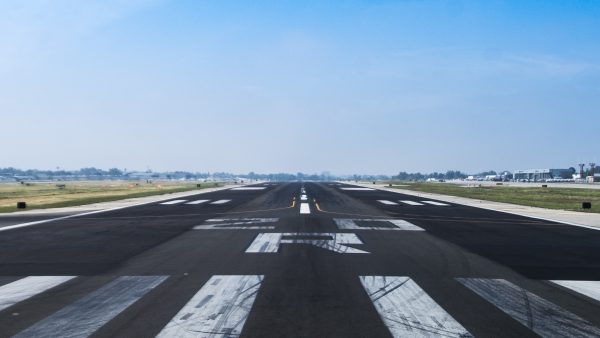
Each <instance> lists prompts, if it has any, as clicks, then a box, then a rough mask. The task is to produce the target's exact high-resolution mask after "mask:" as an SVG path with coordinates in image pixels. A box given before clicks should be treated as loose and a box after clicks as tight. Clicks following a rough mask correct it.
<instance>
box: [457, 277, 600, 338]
mask: <svg viewBox="0 0 600 338" xmlns="http://www.w3.org/2000/svg"><path fill="white" fill-rule="evenodd" d="M457 280H458V281H459V282H461V283H462V284H463V285H465V286H466V287H468V288H469V289H471V291H473V292H475V293H476V294H478V295H479V296H481V297H482V298H484V299H485V300H487V301H488V302H490V303H492V304H493V305H494V306H496V307H497V308H499V309H500V310H502V311H503V312H504V313H506V314H507V315H509V316H511V317H512V318H513V319H515V320H517V321H518V322H520V323H521V324H523V325H524V326H526V327H527V328H529V329H530V330H532V331H533V332H535V333H536V334H538V335H540V336H542V337H599V336H600V329H598V328H597V327H595V326H593V325H592V324H590V323H589V322H587V321H586V320H585V319H582V318H580V317H578V316H577V315H575V314H573V313H571V312H569V311H567V310H564V309H563V308H561V307H559V306H558V305H556V304H554V303H551V302H549V301H547V300H545V299H543V298H542V297H539V296H537V295H535V294H533V293H531V292H529V291H527V290H525V289H523V288H521V287H519V286H516V285H514V284H512V283H511V282H509V281H506V280H504V279H483V278H457Z"/></svg>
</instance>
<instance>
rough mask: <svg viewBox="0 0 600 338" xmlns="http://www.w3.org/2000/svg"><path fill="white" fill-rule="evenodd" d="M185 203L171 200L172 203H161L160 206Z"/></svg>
mask: <svg viewBox="0 0 600 338" xmlns="http://www.w3.org/2000/svg"><path fill="white" fill-rule="evenodd" d="M185 201H187V200H172V201H167V202H162V203H160V204H162V205H172V204H179V203H183V202H185Z"/></svg>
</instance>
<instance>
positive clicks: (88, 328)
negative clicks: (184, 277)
mask: <svg viewBox="0 0 600 338" xmlns="http://www.w3.org/2000/svg"><path fill="white" fill-rule="evenodd" d="M165 279H167V276H122V277H119V278H117V279H115V280H113V281H112V282H110V283H108V284H106V285H105V286H103V287H101V288H100V289H98V290H96V291H94V292H92V293H90V294H89V295H87V296H85V297H83V298H81V299H79V300H77V301H75V302H74V303H71V304H70V305H67V306H66V307H64V308H62V309H61V310H59V311H57V312H55V313H54V314H52V315H50V316H49V317H46V319H43V320H41V321H39V322H37V323H36V324H34V325H33V326H31V327H29V328H28V329H26V330H25V331H22V332H21V333H19V334H17V335H16V336H14V337H47V336H48V335H51V336H53V335H57V336H60V337H88V336H90V335H91V334H93V333H94V332H95V331H96V330H98V329H99V328H100V327H102V326H103V325H104V324H106V323H108V322H109V321H110V320H111V319H113V318H114V317H116V316H117V315H118V314H119V313H121V312H122V311H123V310H125V309H127V308H128V307H129V306H130V305H131V304H133V303H135V302H136V301H137V300H138V299H140V298H142V297H143V296H144V295H145V294H146V293H147V292H148V291H150V290H152V289H154V288H155V287H156V286H158V285H159V284H160V283H162V282H163V281H164V280H165Z"/></svg>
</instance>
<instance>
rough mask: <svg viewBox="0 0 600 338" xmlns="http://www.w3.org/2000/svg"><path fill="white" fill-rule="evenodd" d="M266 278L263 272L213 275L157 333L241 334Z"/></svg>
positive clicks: (168, 335)
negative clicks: (259, 273)
mask: <svg viewBox="0 0 600 338" xmlns="http://www.w3.org/2000/svg"><path fill="white" fill-rule="evenodd" d="M263 280H264V276H263V275H241V276H240V275H221V276H219V275H217V276H212V277H211V278H210V279H209V280H208V281H207V282H206V284H204V286H202V288H201V289H200V291H198V292H197V293H196V294H195V295H194V296H193V297H192V298H191V299H190V300H189V301H188V303H187V304H185V306H184V307H183V308H182V309H181V310H180V311H179V312H178V313H177V314H176V315H175V317H173V319H172V320H171V321H170V322H169V323H168V324H167V325H166V326H165V327H164V328H163V329H162V331H161V332H160V333H159V334H158V335H157V337H160V338H171V337H183V338H186V337H190V338H191V337H239V336H240V335H241V333H242V329H243V327H244V324H245V323H246V319H247V318H248V315H249V314H250V311H251V310H252V305H253V304H254V300H255V299H256V295H257V293H258V291H259V289H260V286H261V284H262V281H263Z"/></svg>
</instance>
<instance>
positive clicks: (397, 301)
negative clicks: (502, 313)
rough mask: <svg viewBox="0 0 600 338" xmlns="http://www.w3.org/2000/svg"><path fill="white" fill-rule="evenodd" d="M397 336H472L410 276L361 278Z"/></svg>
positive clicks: (379, 311) (392, 331) (382, 315)
mask: <svg viewBox="0 0 600 338" xmlns="http://www.w3.org/2000/svg"><path fill="white" fill-rule="evenodd" d="M359 278H360V281H361V283H362V285H363V287H364V288H365V290H366V291H367V294H369V297H370V298H371V301H372V302H373V305H374V306H375V308H376V309H377V312H378V313H379V316H380V317H381V319H382V320H383V322H384V323H385V325H386V326H387V327H388V329H389V330H390V333H391V334H392V336H394V337H438V336H439V337H472V335H471V334H470V333H469V332H468V331H467V330H466V329H465V328H464V327H463V326H462V325H460V323H458V322H457V321H456V320H455V319H454V318H452V316H450V315H449V314H448V313H447V312H446V311H445V310H444V309H443V308H442V307H441V306H439V305H438V304H437V303H436V302H435V301H434V300H433V299H432V298H431V297H430V296H429V295H428V294H427V293H425V291H424V290H423V289H421V288H420V287H419V285H418V284H417V283H415V282H414V281H413V280H412V279H410V278H409V277H394V276H389V277H386V276H360V277H359Z"/></svg>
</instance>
